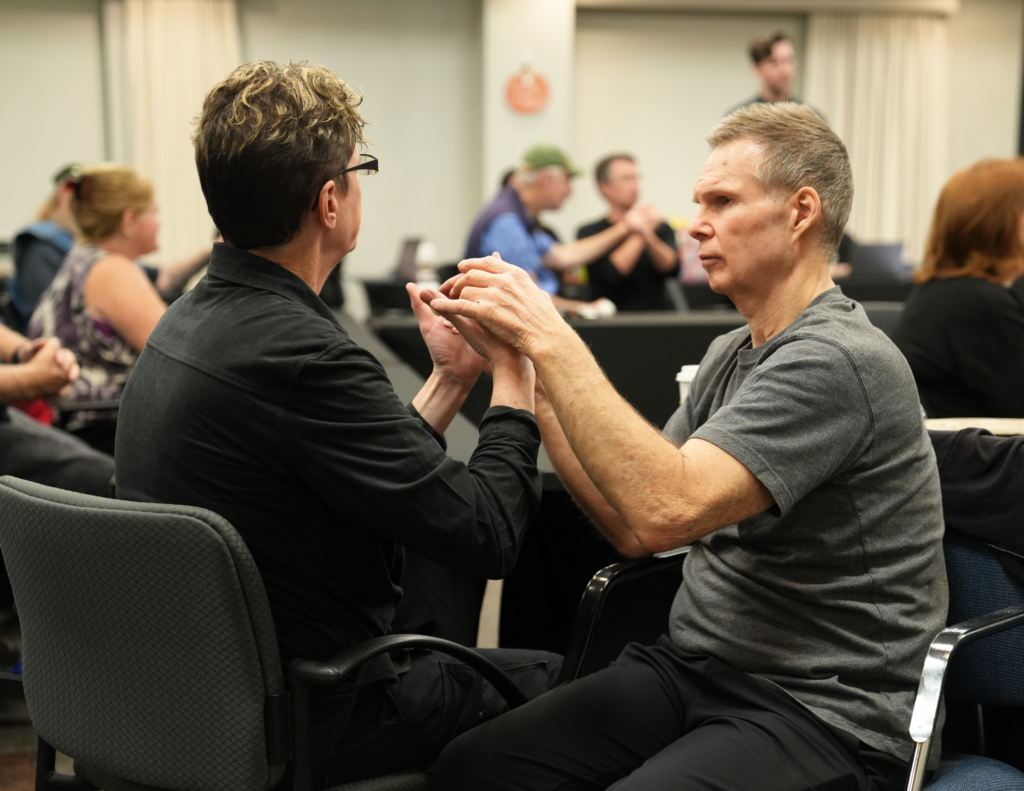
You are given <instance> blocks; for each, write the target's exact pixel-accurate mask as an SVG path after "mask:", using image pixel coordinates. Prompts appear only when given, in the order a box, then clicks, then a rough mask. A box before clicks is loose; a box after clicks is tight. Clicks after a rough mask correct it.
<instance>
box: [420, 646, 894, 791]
mask: <svg viewBox="0 0 1024 791" xmlns="http://www.w3.org/2000/svg"><path fill="white" fill-rule="evenodd" d="M907 770H908V766H907V764H906V763H905V762H903V761H901V760H899V759H897V758H894V757H892V756H889V755H886V754H884V753H881V752H878V751H877V750H873V749H872V748H870V747H868V746H867V745H864V744H862V743H860V742H859V741H858V739H857V738H856V737H854V736H852V735H851V734H849V733H846V732H844V731H842V730H839V729H838V728H834V727H832V726H830V725H828V724H826V723H825V722H823V721H822V720H820V719H819V718H818V717H816V716H815V715H814V714H813V713H811V712H810V711H809V710H808V709H806V708H804V707H803V706H802V705H801V704H800V703H798V702H797V701H796V700H795V699H794V698H792V697H790V696H789V695H788V694H787V693H786V692H784V691H783V690H781V689H780V688H778V687H775V686H774V685H772V684H770V683H768V682H766V681H763V680H761V679H758V678H755V677H753V676H750V675H748V674H746V673H742V672H740V671H739V670H736V669H735V668H733V667H731V666H730V665H727V664H725V663H724V662H720V661H719V660H716V659H711V658H708V657H695V656H690V655H687V654H685V653H683V652H681V651H680V650H679V649H677V648H676V647H675V646H674V645H673V644H672V643H671V642H670V641H669V640H668V638H664V637H663V638H662V639H661V640H660V641H659V643H658V644H657V645H655V646H651V647H643V646H639V645H635V644H634V645H631V646H629V647H627V648H626V650H625V651H624V652H623V653H622V655H621V656H620V657H619V659H618V660H617V661H616V662H615V663H614V664H613V665H612V666H611V667H609V668H607V669H606V670H603V671H601V672H599V673H595V674H594V675H592V676H588V677H587V678H584V679H581V680H579V681H575V682H572V683H570V684H566V685H564V686H562V687H560V688H558V689H556V690H553V691H552V692H550V693H548V694H547V695H544V696H543V697H541V698H539V699H538V700H535V701H531V702H530V703H529V704H527V705H526V706H523V707H521V708H519V709H516V710H514V711H511V712H509V713H508V714H505V715H503V716H501V717H499V718H498V719H496V720H494V721H492V722H488V723H485V724H483V725H481V726H480V727H478V728H475V729H473V730H471V731H469V732H467V733H465V734H463V735H462V736H460V737H459V738H458V739H456V740H455V741H454V742H452V744H450V745H449V746H448V747H447V748H446V749H445V750H444V752H443V753H442V754H441V757H440V759H439V761H438V763H437V766H436V768H435V770H434V773H433V775H432V776H431V788H432V789H435V790H436V791H441V790H442V789H443V791H463V790H464V791H470V789H472V791H484V789H500V790H501V791H556V790H557V791H570V789H572V790H577V789H578V790H580V791H583V789H586V791H596V789H606V788H612V789H615V791H633V790H634V789H643V791H660V789H681V788H685V789H687V790H688V791H698V790H704V789H707V791H750V790H751V789H757V790H758V791H801V790H802V789H817V791H840V790H841V789H842V790H843V791H845V790H846V789H849V790H850V791H883V790H884V791H895V789H898V788H900V787H901V785H902V783H903V782H904V781H905V778H906V775H907Z"/></svg>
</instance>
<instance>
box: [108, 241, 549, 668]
mask: <svg viewBox="0 0 1024 791" xmlns="http://www.w3.org/2000/svg"><path fill="white" fill-rule="evenodd" d="M539 446H540V434H539V431H538V428H537V423H536V419H535V418H534V416H533V415H532V414H530V413H529V412H525V411H522V410H515V409H511V408H508V407H496V408H492V409H490V410H488V412H487V413H486V414H485V416H484V420H483V422H482V423H481V427H480V440H479V444H478V446H477V448H476V451H475V452H474V454H473V456H472V458H471V459H470V461H469V464H468V465H466V464H463V463H461V462H457V461H455V460H453V459H451V458H449V457H447V456H446V455H445V446H444V440H443V438H442V437H440V436H439V435H438V434H437V433H436V432H435V431H434V430H433V429H432V428H430V426H429V425H427V424H426V423H425V422H424V421H423V420H422V419H421V418H420V417H419V416H418V415H417V414H416V412H415V410H412V409H411V408H407V407H405V406H403V405H402V403H401V402H400V401H399V399H398V397H397V396H396V395H395V392H394V390H393V389H392V387H391V383H390V381H389V380H388V378H387V376H386V374H385V373H384V369H383V368H382V367H381V365H380V363H379V362H378V361H377V360H376V359H375V358H374V357H373V355H371V354H370V353H369V352H367V351H366V350H365V349H362V348H361V347H359V346H358V345H356V344H355V343H354V342H352V340H351V339H350V338H349V337H348V335H347V334H346V332H345V330H344V329H343V328H342V327H341V326H340V324H339V323H338V321H337V319H336V318H335V317H334V315H333V313H331V311H330V309H329V308H327V306H326V305H325V304H324V303H323V302H322V301H321V300H320V298H319V297H318V296H317V295H316V294H314V293H313V291H312V290H311V289H310V288H309V287H308V286H307V285H306V284H305V283H304V282H302V280H300V279H299V278H298V277H296V276H295V275H293V274H291V273H290V272H288V271H287V270H285V269H284V268H282V267H280V266H278V265H276V264H274V263H272V262H270V261H268V260H266V259H264V258H261V257H259V256H257V255H253V254H251V253H247V252H245V251H241V250H236V249H234V248H232V247H229V246H227V245H223V244H217V245H215V246H214V250H213V257H212V260H211V263H210V269H209V273H208V275H207V276H206V277H205V278H204V279H203V280H202V281H200V283H199V285H197V286H196V288H195V289H193V290H192V291H191V292H190V293H188V294H186V295H185V296H184V297H182V298H181V299H179V300H178V301H177V302H175V303H174V304H173V305H172V306H171V307H170V308H169V309H168V311H167V313H166V314H165V315H164V317H163V318H162V319H161V321H160V323H159V324H158V325H157V327H156V329H155V330H154V331H153V333H152V335H151V336H150V338H149V342H148V343H147V345H146V348H145V349H144V351H143V352H142V354H141V355H140V357H139V361H138V364H137V365H136V367H135V370H134V372H133V374H132V376H131V379H130V381H129V382H128V385H127V387H126V389H125V391H124V396H123V397H122V400H121V410H120V415H119V418H118V431H117V452H116V465H117V493H118V496H119V497H121V498H122V499H128V500H140V501H154V502H164V503H175V504H187V505H196V506H201V507H204V508H208V509H210V510H212V511H214V512H216V513H218V514H220V515H221V516H223V517H224V518H225V519H227V520H228V521H229V522H230V523H231V524H232V525H233V526H234V527H235V529H237V530H238V531H239V533H240V534H241V535H242V537H243V539H244V540H245V542H246V544H247V545H248V547H249V549H250V551H251V552H252V554H253V557H254V559H255V561H256V565H257V566H258V568H259V570H260V573H261V575H262V577H263V582H264V585H265V586H266V590H267V597H268V599H269V601H270V607H271V611H272V613H273V616H274V625H275V627H276V629H277V638H278V643H279V645H280V648H281V654H282V659H283V660H284V661H288V660H290V659H291V658H293V657H296V656H302V657H306V658H310V659H317V660H321V661H322V660H326V659H328V658H329V657H330V656H332V655H333V654H335V653H336V652H338V651H339V650H341V649H342V648H345V647H347V646H350V645H352V644H354V643H357V642H360V641H362V640H365V639H367V638H370V637H375V636H379V635H383V634H386V633H387V632H388V630H389V625H390V623H391V619H392V617H393V615H394V610H395V605H396V604H397V602H398V600H399V598H400V596H401V588H400V583H401V576H402V566H403V560H404V551H403V545H408V546H411V547H415V548H416V549H418V550H419V551H420V552H422V553H423V554H425V555H427V556H429V557H431V558H433V559H435V560H437V561H439V562H441V563H444V564H446V565H449V566H451V567H452V568H454V569H456V570H458V571H460V572H462V573H464V574H467V575H479V576H480V577H500V576H503V575H505V574H506V573H508V572H509V571H510V570H511V568H512V565H513V563H514V562H515V558H516V555H517V553H518V551H519V546H520V542H521V539H522V534H523V532H524V530H525V529H526V526H527V525H528V523H529V522H530V521H531V519H532V518H533V516H534V515H535V514H536V511H537V508H538V505H539V501H540V491H541V485H540V475H539V473H538V471H537V466H536V460H537V452H538V449H539ZM393 672H394V670H393V668H392V666H391V663H390V661H389V660H388V659H387V658H386V657H382V661H380V662H377V663H374V664H372V665H370V666H367V667H364V669H363V671H362V672H361V673H360V677H359V682H360V684H365V683H369V682H371V681H374V680H377V679H379V678H383V677H386V676H389V675H390V674H392V673H393Z"/></svg>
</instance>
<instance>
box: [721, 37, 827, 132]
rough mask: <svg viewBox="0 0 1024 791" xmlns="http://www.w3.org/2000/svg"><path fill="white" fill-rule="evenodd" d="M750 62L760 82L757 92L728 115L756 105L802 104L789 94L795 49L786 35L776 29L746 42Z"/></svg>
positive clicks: (792, 78) (794, 73)
mask: <svg viewBox="0 0 1024 791" xmlns="http://www.w3.org/2000/svg"><path fill="white" fill-rule="evenodd" d="M750 60H751V61H753V63H754V75H755V76H756V77H757V79H758V81H759V82H760V83H761V91H760V93H758V94H757V96H755V97H754V98H753V99H751V100H749V101H746V102H743V103H742V104H740V105H737V106H736V107H733V108H732V110H730V111H729V112H730V113H732V112H735V111H736V110H739V109H740V108H741V107H746V106H747V105H750V104H756V103H757V102H797V103H798V104H803V102H801V101H800V100H799V99H797V98H796V97H795V96H793V95H792V94H791V91H792V89H793V81H794V80H795V79H796V50H795V49H794V48H793V40H792V39H791V38H790V37H789V36H787V35H786V34H785V33H783V32H781V31H778V30H777V31H774V32H772V33H761V34H760V35H758V36H756V37H755V38H754V40H753V41H751V42H750ZM818 115H821V113H818Z"/></svg>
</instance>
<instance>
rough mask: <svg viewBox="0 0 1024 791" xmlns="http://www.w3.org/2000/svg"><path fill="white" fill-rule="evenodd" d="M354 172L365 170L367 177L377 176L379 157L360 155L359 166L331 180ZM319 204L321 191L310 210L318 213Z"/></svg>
mask: <svg viewBox="0 0 1024 791" xmlns="http://www.w3.org/2000/svg"><path fill="white" fill-rule="evenodd" d="M353 170H364V171H366V175H367V176H376V175H377V171H378V170H380V165H379V163H378V162H377V157H374V156H370V155H369V154H360V155H359V164H358V165H353V166H352V167H350V168H345V169H344V170H339V171H338V172H337V173H335V174H334V175H333V176H331V178H332V179H335V178H337V177H338V176H340V175H342V174H343V173H351V172H352V171H353ZM318 203H320V190H317V193H316V197H315V198H313V205H312V206H311V207H310V209H309V210H310V211H316V207H317V204H318Z"/></svg>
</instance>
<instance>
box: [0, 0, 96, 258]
mask: <svg viewBox="0 0 1024 791" xmlns="http://www.w3.org/2000/svg"><path fill="white" fill-rule="evenodd" d="M0 74H2V75H3V79H2V80H0V107H2V108H3V121H2V123H0V174H2V175H0V178H2V182H0V183H2V184H3V189H0V239H8V238H10V237H11V236H13V234H14V233H16V232H17V230H18V229H19V228H21V227H22V226H24V225H26V224H27V223H28V222H29V221H30V220H31V219H33V217H34V215H35V212H36V209H37V208H38V206H39V204H41V203H42V202H43V201H44V200H45V198H46V196H47V195H48V194H49V192H50V189H51V188H52V182H51V181H50V179H51V177H52V176H53V174H54V173H56V172H57V171H58V170H59V169H60V168H61V167H62V166H63V165H65V164H67V163H68V162H72V161H86V162H89V161H97V160H102V159H103V158H104V151H103V147H104V143H103V87H102V79H101V76H100V75H101V69H100V32H99V2H98V1H97V0H3V2H0Z"/></svg>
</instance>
